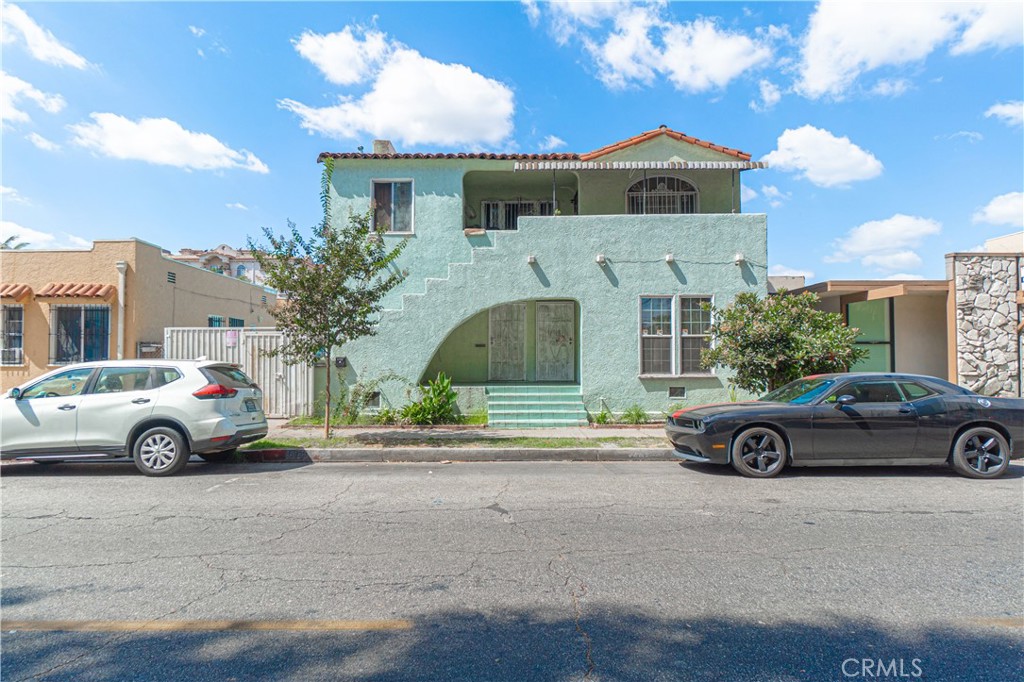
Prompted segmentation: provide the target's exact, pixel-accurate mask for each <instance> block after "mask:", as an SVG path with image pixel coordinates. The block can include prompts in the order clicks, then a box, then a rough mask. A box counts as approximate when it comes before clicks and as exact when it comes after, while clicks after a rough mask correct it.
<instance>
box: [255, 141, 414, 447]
mask: <svg viewBox="0 0 1024 682" xmlns="http://www.w3.org/2000/svg"><path fill="white" fill-rule="evenodd" d="M333 173H334V162H333V159H329V158H328V159H325V160H324V173H323V177H322V179H321V186H320V203H321V205H322V207H323V220H322V221H321V222H320V223H319V224H318V225H317V226H316V227H315V228H314V229H313V234H312V236H310V237H306V236H303V235H302V234H301V233H300V232H299V230H298V229H296V227H295V224H294V223H292V222H291V221H289V222H288V228H289V232H290V234H287V235H281V236H277V235H275V234H274V232H273V230H271V229H270V228H264V229H263V235H264V237H266V239H267V242H268V243H269V244H268V246H266V247H263V246H261V245H259V244H257V243H256V242H254V241H253V240H251V239H250V240H249V248H250V249H251V250H252V252H253V256H254V257H255V258H256V260H257V261H258V262H259V264H260V267H261V268H262V270H263V272H264V275H265V278H266V279H265V281H264V284H266V285H267V286H269V287H272V288H274V289H276V290H277V291H278V293H279V295H280V296H281V297H283V298H284V301H283V302H282V303H281V304H280V305H278V307H277V308H275V310H274V317H275V318H276V320H277V329H278V330H280V331H283V332H285V341H284V344H283V345H282V346H281V348H280V349H278V350H277V351H276V352H272V353H271V354H280V355H282V356H283V358H284V360H285V362H287V363H289V364H300V363H302V364H310V365H312V364H315V363H316V362H317V361H319V360H324V359H327V360H328V368H327V390H326V396H325V397H326V400H324V437H325V438H329V437H330V433H331V381H330V372H331V370H330V362H329V360H330V356H331V349H333V348H338V347H341V346H344V344H345V343H347V342H348V341H352V340H353V339H358V338H360V337H363V336H372V335H373V334H375V333H376V322H377V317H378V315H379V314H380V311H381V299H383V298H384V296H385V294H387V293H388V292H389V291H391V290H392V289H394V288H395V287H396V286H397V285H398V284H399V283H400V282H401V281H402V279H403V275H402V274H401V273H400V272H399V271H398V270H397V268H396V267H395V259H396V258H398V256H399V254H400V253H401V252H402V250H403V249H404V248H405V246H406V243H407V240H404V241H402V242H401V243H399V244H398V245H397V246H395V247H394V248H392V249H390V250H389V249H387V247H386V246H385V245H384V240H383V239H382V238H381V234H382V233H383V229H382V228H381V229H374V227H373V226H372V221H371V218H370V213H369V212H368V213H366V214H364V215H354V214H352V215H349V219H348V223H347V224H346V225H344V226H341V227H338V228H334V227H332V226H331V201H330V189H331V176H332V175H333Z"/></svg>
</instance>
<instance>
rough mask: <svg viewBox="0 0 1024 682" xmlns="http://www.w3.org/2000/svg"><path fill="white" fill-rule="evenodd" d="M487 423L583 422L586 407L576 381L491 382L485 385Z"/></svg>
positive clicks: (511, 425) (534, 425)
mask: <svg viewBox="0 0 1024 682" xmlns="http://www.w3.org/2000/svg"><path fill="white" fill-rule="evenodd" d="M487 425H488V426H489V427H491V428H494V429H542V428H551V427H560V426H586V425H587V411H586V409H584V407H583V397H582V395H581V392H580V387H579V386H577V385H567V384H514V385H508V384H500V385H492V386H488V387H487Z"/></svg>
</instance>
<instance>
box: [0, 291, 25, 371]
mask: <svg viewBox="0 0 1024 682" xmlns="http://www.w3.org/2000/svg"><path fill="white" fill-rule="evenodd" d="M24 348H25V309H24V308H23V307H21V306H20V305H5V306H0V365H21V364H24V362H25V351H24Z"/></svg>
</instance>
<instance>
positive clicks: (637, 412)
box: [622, 403, 649, 424]
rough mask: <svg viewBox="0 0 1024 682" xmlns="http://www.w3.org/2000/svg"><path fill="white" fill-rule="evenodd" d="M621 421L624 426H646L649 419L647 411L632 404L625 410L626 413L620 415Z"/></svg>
mask: <svg viewBox="0 0 1024 682" xmlns="http://www.w3.org/2000/svg"><path fill="white" fill-rule="evenodd" d="M622 421H623V423H625V424H646V423H647V422H648V421H649V419H648V417H647V411H646V410H645V409H644V408H642V407H640V406H639V405H637V404H636V403H633V404H632V405H630V406H629V407H627V408H626V411H625V412H623V413H622Z"/></svg>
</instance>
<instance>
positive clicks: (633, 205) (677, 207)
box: [626, 175, 697, 215]
mask: <svg viewBox="0 0 1024 682" xmlns="http://www.w3.org/2000/svg"><path fill="white" fill-rule="evenodd" d="M626 212H627V213H630V214H634V215H643V214H660V213H696V212H697V188H696V187H694V186H693V185H691V184H690V183H688V182H687V181H686V180H683V179H682V178H675V177H672V176H670V175H665V176H657V177H653V178H645V179H644V180H641V181H639V182H636V183H633V185H631V186H630V188H629V189H628V190H627V191H626Z"/></svg>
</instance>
